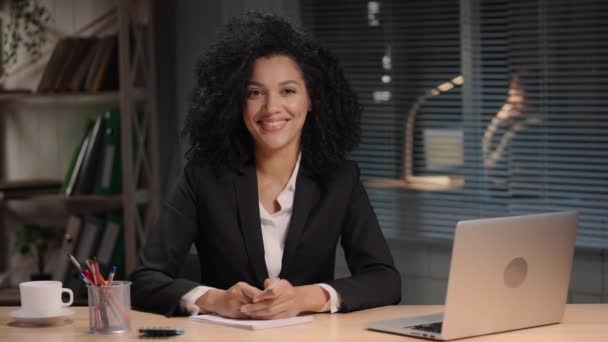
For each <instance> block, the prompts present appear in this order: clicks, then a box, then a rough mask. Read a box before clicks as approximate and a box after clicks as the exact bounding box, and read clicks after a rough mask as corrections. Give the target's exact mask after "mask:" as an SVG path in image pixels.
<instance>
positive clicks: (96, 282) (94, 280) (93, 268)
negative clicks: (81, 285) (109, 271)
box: [86, 259, 100, 285]
mask: <svg viewBox="0 0 608 342" xmlns="http://www.w3.org/2000/svg"><path fill="white" fill-rule="evenodd" d="M86 263H87V266H89V270H91V274H93V284H95V285H100V283H99V281H97V273H96V272H95V267H93V265H92V264H93V263H92V262H91V259H87V261H86Z"/></svg>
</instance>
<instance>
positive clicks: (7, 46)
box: [0, 0, 51, 76]
mask: <svg viewBox="0 0 608 342" xmlns="http://www.w3.org/2000/svg"><path fill="white" fill-rule="evenodd" d="M0 4H1V7H2V9H3V10H4V11H8V23H7V24H6V25H3V26H4V27H3V34H2V59H1V63H0V76H4V75H5V74H6V72H7V70H8V68H9V67H10V66H12V65H14V64H15V63H16V62H17V53H18V51H19V49H20V48H21V47H23V48H25V50H26V52H27V53H28V56H29V58H30V59H31V62H36V61H37V60H38V59H39V58H40V57H41V56H42V48H43V47H44V45H45V44H46V24H47V23H48V22H49V21H50V20H51V14H50V12H49V10H48V9H47V8H46V7H45V6H43V5H41V4H40V3H39V2H38V0H3V1H2V0H0Z"/></svg>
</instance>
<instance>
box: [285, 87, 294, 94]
mask: <svg viewBox="0 0 608 342" xmlns="http://www.w3.org/2000/svg"><path fill="white" fill-rule="evenodd" d="M295 93H296V91H295V90H293V89H289V88H288V89H283V94H284V95H291V94H295Z"/></svg>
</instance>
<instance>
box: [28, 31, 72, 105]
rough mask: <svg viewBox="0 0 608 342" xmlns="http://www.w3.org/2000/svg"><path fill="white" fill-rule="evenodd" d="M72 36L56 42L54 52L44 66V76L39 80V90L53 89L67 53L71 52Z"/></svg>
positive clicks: (40, 91)
mask: <svg viewBox="0 0 608 342" xmlns="http://www.w3.org/2000/svg"><path fill="white" fill-rule="evenodd" d="M70 44H71V38H63V39H61V40H59V41H58V42H57V44H55V48H54V49H53V53H52V54H51V57H50V58H49V61H48V62H47V63H46V66H45V67H44V71H43V72H42V77H41V78H40V81H39V82H38V87H37V89H36V91H37V92H39V93H43V92H48V91H50V90H52V89H53V87H54V85H55V80H56V79H57V77H58V75H59V72H60V69H61V68H62V67H63V63H64V61H65V58H66V55H67V54H68V53H69V52H70V48H69V45H70Z"/></svg>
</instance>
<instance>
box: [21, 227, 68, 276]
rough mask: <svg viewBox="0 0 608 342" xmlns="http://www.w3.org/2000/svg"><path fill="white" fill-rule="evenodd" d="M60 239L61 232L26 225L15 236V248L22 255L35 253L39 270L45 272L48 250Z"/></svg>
mask: <svg viewBox="0 0 608 342" xmlns="http://www.w3.org/2000/svg"><path fill="white" fill-rule="evenodd" d="M58 239H59V234H58V233H57V232H56V231H55V230H52V229H44V228H41V227H39V226H34V225H25V226H23V228H22V229H20V230H19V231H18V232H17V234H16V236H15V249H16V251H17V253H19V254H21V255H24V256H25V255H33V256H34V257H35V258H36V264H37V267H38V272H39V273H44V270H45V267H46V261H47V257H48V255H47V252H48V251H49V250H50V247H51V246H52V244H53V243H55V242H57V241H58Z"/></svg>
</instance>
